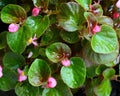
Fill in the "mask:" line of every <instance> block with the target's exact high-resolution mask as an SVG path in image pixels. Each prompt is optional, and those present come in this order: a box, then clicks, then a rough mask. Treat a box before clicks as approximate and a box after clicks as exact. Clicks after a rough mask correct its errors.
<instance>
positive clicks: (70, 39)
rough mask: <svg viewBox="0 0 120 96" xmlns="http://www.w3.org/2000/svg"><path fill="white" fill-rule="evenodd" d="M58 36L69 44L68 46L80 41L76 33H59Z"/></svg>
mask: <svg viewBox="0 0 120 96" xmlns="http://www.w3.org/2000/svg"><path fill="white" fill-rule="evenodd" d="M60 35H61V37H62V39H63V40H64V41H65V42H67V43H70V44H74V43H76V42H78V41H79V40H80V39H79V32H78V31H76V32H66V31H61V32H60Z"/></svg>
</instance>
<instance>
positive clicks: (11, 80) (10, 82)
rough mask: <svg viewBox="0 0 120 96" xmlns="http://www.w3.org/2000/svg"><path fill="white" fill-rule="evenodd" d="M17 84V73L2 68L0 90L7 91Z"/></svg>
mask: <svg viewBox="0 0 120 96" xmlns="http://www.w3.org/2000/svg"><path fill="white" fill-rule="evenodd" d="M16 84H17V73H16V72H15V71H14V70H11V69H9V68H5V67H4V68H3V77H2V78H0V90H3V91H9V90H11V89H14V87H15V85H16Z"/></svg>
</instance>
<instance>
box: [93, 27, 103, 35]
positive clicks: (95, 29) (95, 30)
mask: <svg viewBox="0 0 120 96" xmlns="http://www.w3.org/2000/svg"><path fill="white" fill-rule="evenodd" d="M100 31H101V27H100V26H98V25H95V27H93V29H92V32H93V34H96V33H97V32H100Z"/></svg>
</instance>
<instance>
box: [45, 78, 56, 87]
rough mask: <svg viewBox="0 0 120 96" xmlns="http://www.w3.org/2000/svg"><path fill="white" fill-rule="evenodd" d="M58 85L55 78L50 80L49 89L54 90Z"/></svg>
mask: <svg viewBox="0 0 120 96" xmlns="http://www.w3.org/2000/svg"><path fill="white" fill-rule="evenodd" d="M56 85H57V81H56V80H55V78H53V77H49V78H48V82H47V88H54V87H55V86H56Z"/></svg>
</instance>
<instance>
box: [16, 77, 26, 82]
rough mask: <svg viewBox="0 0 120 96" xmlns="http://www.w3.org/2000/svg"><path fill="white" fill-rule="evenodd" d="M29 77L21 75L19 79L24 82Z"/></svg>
mask: <svg viewBox="0 0 120 96" xmlns="http://www.w3.org/2000/svg"><path fill="white" fill-rule="evenodd" d="M26 79H27V76H19V78H18V81H19V82H22V81H25V80H26Z"/></svg>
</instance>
